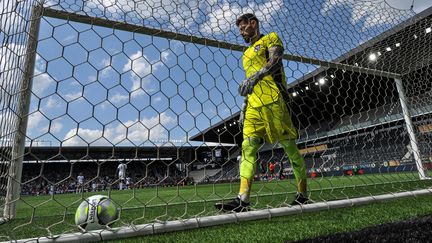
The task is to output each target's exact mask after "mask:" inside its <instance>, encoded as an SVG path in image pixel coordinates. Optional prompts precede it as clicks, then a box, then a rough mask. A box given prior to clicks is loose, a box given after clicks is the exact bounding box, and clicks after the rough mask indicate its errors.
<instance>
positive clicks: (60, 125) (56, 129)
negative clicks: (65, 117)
mask: <svg viewBox="0 0 432 243" xmlns="http://www.w3.org/2000/svg"><path fill="white" fill-rule="evenodd" d="M62 129H63V123H62V122H61V119H57V120H56V121H55V122H53V123H51V130H50V132H54V133H58V132H60V131H61V130H62Z"/></svg>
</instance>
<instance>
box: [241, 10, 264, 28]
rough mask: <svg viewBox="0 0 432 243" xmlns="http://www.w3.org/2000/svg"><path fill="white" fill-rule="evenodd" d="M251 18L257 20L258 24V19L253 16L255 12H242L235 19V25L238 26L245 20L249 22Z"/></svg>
mask: <svg viewBox="0 0 432 243" xmlns="http://www.w3.org/2000/svg"><path fill="white" fill-rule="evenodd" d="M252 20H255V21H256V22H257V24H259V20H258V18H257V17H256V16H255V14H252V13H246V14H243V15H241V16H240V17H238V18H237V20H236V26H237V27H238V26H239V25H240V23H241V22H242V21H246V22H248V23H249V22H250V21H252Z"/></svg>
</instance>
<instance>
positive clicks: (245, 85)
mask: <svg viewBox="0 0 432 243" xmlns="http://www.w3.org/2000/svg"><path fill="white" fill-rule="evenodd" d="M259 80H260V79H259V73H255V74H253V75H251V76H250V77H249V78H247V79H245V80H243V82H241V84H240V86H239V93H240V95H241V96H247V95H248V94H252V91H253V88H254V87H255V85H256V84H257V83H258V81H259Z"/></svg>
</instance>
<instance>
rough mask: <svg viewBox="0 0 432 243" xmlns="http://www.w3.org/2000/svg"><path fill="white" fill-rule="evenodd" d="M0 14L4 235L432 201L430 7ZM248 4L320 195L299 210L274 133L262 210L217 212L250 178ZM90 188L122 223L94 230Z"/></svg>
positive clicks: (101, 6) (178, 7) (56, 9)
mask: <svg viewBox="0 0 432 243" xmlns="http://www.w3.org/2000/svg"><path fill="white" fill-rule="evenodd" d="M0 6H1V10H0V40H2V45H1V47H0V84H1V89H0V175H1V176H0V205H1V209H2V212H3V217H2V222H3V224H1V225H0V239H2V240H15V239H23V238H34V237H48V238H46V239H49V238H50V237H53V236H56V237H63V236H64V237H69V238H67V239H68V240H80V239H89V240H98V239H101V238H100V237H104V236H105V237H106V238H103V239H109V238H111V237H126V236H135V235H139V234H152V233H157V232H163V231H172V230H179V229H187V228H194V227H200V226H210V225H216V224H222V223H226V222H234V221H235V220H238V219H245V220H247V219H258V218H268V217H269V215H273V216H274V215H287V214H291V213H301V212H304V211H308V210H318V209H320V208H322V209H327V208H331V207H341V206H350V205H352V204H361V203H367V202H374V201H376V200H381V199H383V200H384V199H389V198H394V197H402V196H409V195H419V194H427V193H429V189H428V188H430V186H431V184H432V183H431V181H429V180H427V179H428V170H429V169H430V168H432V147H431V144H432V143H431V141H430V140H431V131H432V116H431V114H432V99H431V97H432V96H431V92H432V83H431V82H430V79H431V75H432V69H431V68H430V65H431V55H432V51H431V50H430V48H429V47H430V46H432V45H431V40H432V9H431V8H429V9H416V8H413V7H411V6H393V5H392V4H390V3H387V2H386V1H354V0H352V1H348V0H325V1H312V0H311V1H309V0H308V1H291V0H290V1H282V0H276V1H256V2H250V1H249V2H247V3H246V2H242V3H236V2H232V1H186V2H185V1H126V0H89V1H79V0H70V1H63V0H49V1H42V2H41V1H15V0H11V1H5V0H0ZM410 7H411V8H410ZM244 13H254V14H255V15H256V16H257V18H258V19H259V21H260V22H259V24H260V32H261V33H263V34H268V33H270V32H273V31H274V32H276V33H277V34H278V35H279V37H280V38H281V40H282V43H283V45H284V56H283V67H284V71H285V77H286V81H287V90H286V93H285V95H286V97H288V99H287V100H286V102H287V106H288V108H289V114H290V117H291V120H292V123H293V125H294V127H295V128H296V129H297V131H298V138H297V140H296V143H297V146H298V148H299V151H300V154H301V155H302V156H303V157H304V159H305V163H306V174H307V184H308V192H307V195H308V197H309V198H310V199H311V202H313V203H312V204H309V205H304V206H290V205H289V204H290V203H291V202H292V200H293V199H294V196H295V194H296V192H297V186H296V180H295V176H294V170H293V167H292V165H291V161H290V160H289V158H288V157H287V155H286V154H285V152H284V150H283V148H282V147H281V146H280V145H279V143H273V144H270V143H268V142H264V143H262V144H261V145H260V147H259V150H258V152H257V159H256V161H255V163H256V173H255V178H254V184H253V186H252V194H251V208H252V210H253V211H252V212H245V213H239V214H232V213H228V214H226V213H224V212H221V211H218V210H217V209H216V208H215V207H214V204H215V202H218V201H228V200H230V199H233V198H235V197H236V196H237V194H238V189H239V184H240V183H239V181H240V176H239V157H240V155H241V154H242V152H241V151H242V141H243V133H242V129H241V128H240V126H239V117H240V111H241V108H242V103H243V97H242V96H240V94H239V93H238V87H239V84H240V83H241V81H242V80H244V79H245V71H244V69H243V64H242V55H243V52H244V50H245V48H246V46H247V44H245V43H244V40H243V38H242V37H241V36H240V34H239V30H238V28H237V27H236V24H235V22H236V19H237V18H238V17H239V16H240V15H242V14H244ZM123 164H124V165H125V166H124V167H122V166H119V165H123ZM123 169H124V170H125V172H124V173H121V172H119V171H121V170H123ZM97 194H102V195H106V196H108V197H109V198H111V199H112V200H113V202H114V203H115V204H116V207H117V208H118V211H119V217H118V219H117V220H116V221H115V222H114V224H113V225H112V227H109V226H104V230H102V231H103V233H101V234H98V235H97V236H95V235H94V234H89V233H82V232H85V229H83V228H82V227H78V226H76V225H75V223H74V214H75V211H76V209H77V208H78V206H79V205H80V203H81V202H82V201H84V200H85V199H86V198H88V197H90V196H91V195H97ZM264 209H265V210H264ZM271 210H274V211H271ZM269 213H270V214H269ZM233 217H235V218H234V219H233ZM74 232H81V233H74ZM86 237H87V238H86ZM94 237H96V238H94ZM97 237H99V238H97ZM65 239H66V238H65Z"/></svg>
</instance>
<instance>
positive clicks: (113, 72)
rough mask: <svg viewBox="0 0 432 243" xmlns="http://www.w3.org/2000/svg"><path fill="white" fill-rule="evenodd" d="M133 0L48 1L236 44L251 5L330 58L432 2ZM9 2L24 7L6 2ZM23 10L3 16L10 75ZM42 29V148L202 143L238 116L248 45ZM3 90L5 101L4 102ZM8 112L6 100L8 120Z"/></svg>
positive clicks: (38, 124)
mask: <svg viewBox="0 0 432 243" xmlns="http://www.w3.org/2000/svg"><path fill="white" fill-rule="evenodd" d="M71 2H73V3H74V4H69V3H71ZM408 2H409V3H408ZM132 3H134V2H133V1H127V0H117V1H113V0H90V1H85V2H83V1H78V0H75V1H65V2H63V1H61V3H60V5H59V4H58V1H53V0H51V1H48V2H47V6H51V7H53V8H63V9H65V10H67V11H74V12H77V13H81V14H82V13H85V14H88V15H91V16H97V17H103V16H106V17H107V18H109V19H114V20H119V21H126V22H128V23H133V24H137V25H144V26H148V27H153V28H160V29H163V30H168V31H174V32H178V33H182V34H189V35H190V34H193V35H196V36H200V37H205V38H209V39H217V40H222V41H225V42H231V43H236V44H244V43H243V42H242V40H241V38H240V37H239V35H238V31H237V29H236V27H235V25H234V24H233V22H235V19H236V17H237V16H238V15H240V14H241V13H245V12H250V11H253V12H255V13H256V15H257V16H258V18H260V20H261V30H262V32H263V33H268V32H270V31H276V32H277V33H278V34H279V35H280V36H281V39H282V40H283V42H284V45H285V52H286V53H289V54H294V55H302V56H307V57H312V58H319V59H324V60H331V59H334V58H336V57H338V56H339V55H341V54H343V53H345V52H347V51H349V50H351V49H352V48H355V47H356V46H358V45H359V44H361V43H363V42H365V41H367V40H368V39H370V38H373V37H374V36H376V35H378V34H379V33H382V32H383V31H385V30H387V29H389V28H391V27H392V26H395V25H396V24H398V23H400V22H401V21H403V20H404V19H406V18H408V17H411V16H412V15H414V14H415V13H418V12H421V11H422V10H424V9H426V8H427V7H429V6H432V2H431V1H426V0H416V1H414V5H413V11H410V7H411V1H402V0H388V1H387V2H383V1H378V0H377V1H346V0H305V1H294V0H290V1H288V0H275V1H265V0H260V1H256V2H255V3H250V1H226V0H209V1H205V2H204V1H166V0H162V1H145V2H144V1H143V2H141V3H135V6H132ZM0 6H2V7H3V9H6V10H7V9H9V10H11V9H14V6H12V4H10V3H9V2H8V1H6V0H0ZM18 6H19V5H18ZM133 7H135V10H134V9H133ZM18 9H19V8H18ZM19 16H20V15H19V14H15V13H13V12H11V11H9V12H8V14H3V15H2V17H1V18H0V24H1V26H2V29H3V31H2V32H1V33H0V40H2V48H1V49H0V54H2V55H0V56H3V58H0V73H1V72H3V73H4V74H6V73H7V72H8V71H9V70H10V69H11V67H12V66H13V62H12V61H11V60H14V58H15V57H18V56H20V52H23V50H24V48H23V46H24V45H22V44H21V43H19V42H18V41H15V43H14V41H10V40H8V39H7V38H6V37H5V36H7V35H18V33H19V32H20V31H19V30H20V28H24V27H25V26H20V25H17V24H15V25H14V23H13V21H11V17H13V18H12V19H19V18H20V17H19ZM5 17H7V18H5ZM15 22H17V21H15ZM38 39H39V42H38V48H37V56H36V65H35V71H34V72H35V75H34V78H33V88H32V96H31V104H30V116H29V122H28V128H27V136H28V139H29V140H32V141H33V146H50V145H51V146H57V145H59V144H61V145H63V146H72V145H73V146H76V145H90V146H99V145H109V146H111V145H116V146H150V145H158V146H166V145H176V146H187V145H196V144H197V143H193V142H189V141H188V138H189V137H191V136H193V135H195V134H197V133H199V132H200V131H203V130H205V129H206V128H208V127H209V126H211V125H214V124H216V123H217V122H219V121H221V120H222V119H225V118H227V117H228V116H230V115H233V114H235V113H236V112H238V111H239V107H240V105H241V103H242V98H241V97H240V96H239V95H238V93H237V88H238V84H239V83H240V82H241V81H242V80H243V79H244V71H243V69H242V66H241V55H242V53H240V52H236V51H231V50H225V49H219V48H213V47H207V46H201V45H197V44H192V43H183V42H180V41H175V40H167V39H164V38H159V37H151V36H147V35H142V34H133V33H131V32H125V31H119V30H114V29H108V28H102V27H97V26H90V25H87V24H81V23H75V22H67V21H64V20H59V19H53V18H48V17H44V18H43V19H42V21H41V26H40V33H39V37H38ZM10 50H13V51H12V52H10ZM6 57H7V58H6ZM6 60H9V61H6ZM284 66H285V73H286V76H287V80H288V82H293V81H295V80H297V79H298V78H300V77H302V76H303V75H305V74H307V73H309V72H311V71H313V70H314V69H315V68H316V66H312V65H306V64H301V63H297V62H286V61H285V62H284ZM5 77H6V76H5V75H3V77H0V82H1V83H2V90H3V91H2V92H3V93H2V95H3V97H6V93H7V92H4V90H8V89H12V86H13V84H12V83H8V84H6V82H5V81H4V79H5ZM5 100H6V99H5V98H3V99H0V105H2V107H4V106H5V104H6V103H5ZM2 102H3V103H2ZM8 116H10V114H8V113H7V109H2V111H1V112H0V118H2V117H8Z"/></svg>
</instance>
